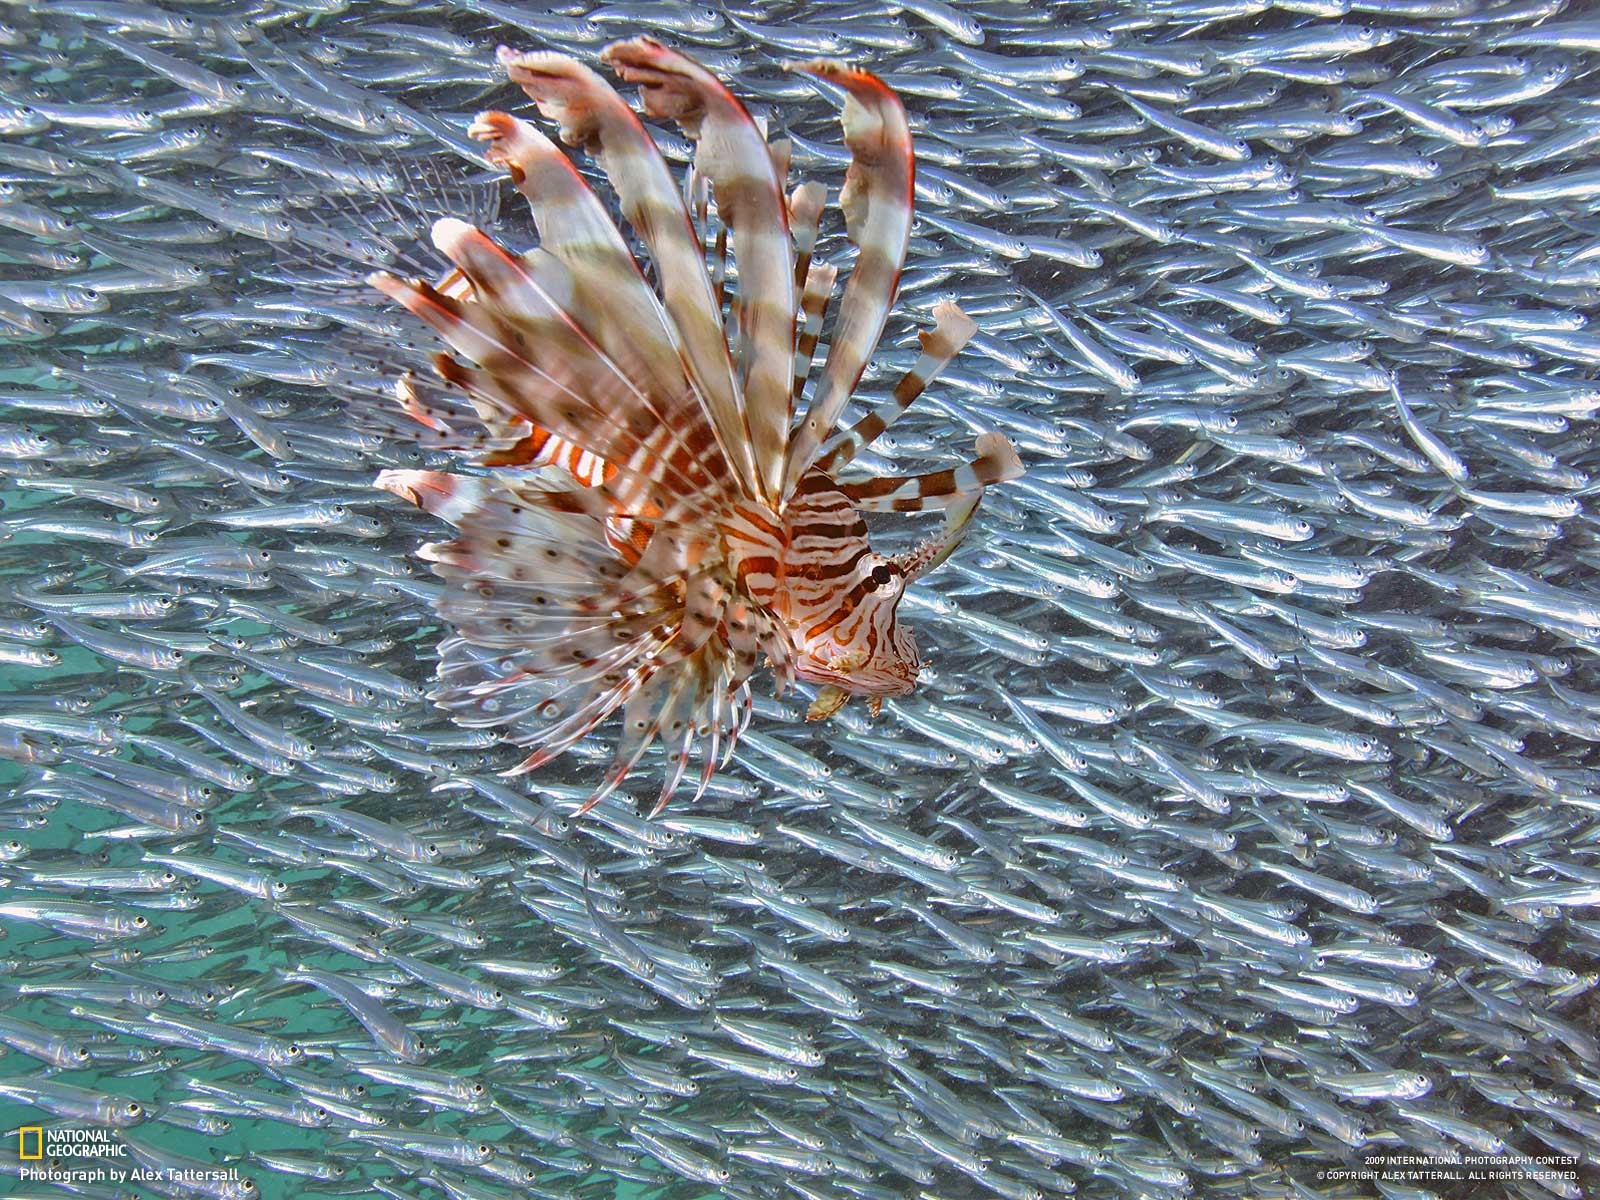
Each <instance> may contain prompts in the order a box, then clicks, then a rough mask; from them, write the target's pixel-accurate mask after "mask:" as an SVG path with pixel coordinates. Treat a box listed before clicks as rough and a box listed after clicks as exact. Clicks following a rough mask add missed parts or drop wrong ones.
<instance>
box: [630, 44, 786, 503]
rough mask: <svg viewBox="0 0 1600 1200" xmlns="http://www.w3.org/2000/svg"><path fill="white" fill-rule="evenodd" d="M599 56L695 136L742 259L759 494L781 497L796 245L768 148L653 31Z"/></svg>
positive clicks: (724, 92) (698, 161) (713, 85)
mask: <svg viewBox="0 0 1600 1200" xmlns="http://www.w3.org/2000/svg"><path fill="white" fill-rule="evenodd" d="M601 58H602V59H603V60H604V61H605V62H606V63H608V64H610V65H611V66H613V67H614V68H616V70H617V72H618V73H619V74H620V75H621V76H622V78H623V79H625V80H627V81H628V82H630V83H637V84H639V85H640V92H641V95H642V98H643V101H644V106H645V110H646V111H647V112H648V113H650V115H651V116H655V117H671V118H673V119H675V120H676V121H677V122H678V124H679V125H680V126H681V127H682V128H683V130H684V132H685V133H686V134H687V135H688V136H689V137H690V138H692V139H693V140H694V141H695V143H696V148H695V171H696V172H697V173H699V174H703V175H704V176H705V177H706V178H707V179H709V180H710V181H711V187H712V191H713V194H714V195H715V198H716V202H717V213H718V216H719V218H720V219H721V221H722V224H723V225H724V226H725V227H726V228H727V229H728V230H730V231H731V232H732V235H733V253H734V258H735V260H736V262H737V263H738V266H739V294H738V298H737V301H736V303H735V305H734V314H735V320H736V323H737V326H738V345H739V351H738V354H737V356H736V362H737V365H738V368H739V374H740V379H741V382H742V383H743V393H744V400H745V412H744V417H745V425H746V428H747V429H748V430H749V434H750V441H751V446H752V450H753V453H754V455H755V463H756V469H757V471H758V473H759V477H760V481H761V492H760V494H761V495H762V496H764V497H765V498H766V499H767V500H768V501H769V502H774V503H775V502H776V501H777V499H778V495H779V490H780V486H781V482H782V478H781V477H782V473H783V460H784V451H785V448H786V446H787V443H788V438H789V424H788V421H789V391H790V380H791V359H790V354H791V351H792V348H793V346H794V320H795V288H794V252H793V248H792V246H791V245H790V241H789V218H788V210H787V205H786V204H785V202H784V197H783V191H782V185H781V183H780V181H779V178H778V175H777V172H776V170H775V168H774V164H773V159H772V151H771V149H770V148H769V147H768V145H767V142H766V139H765V138H764V137H763V136H762V134H761V131H760V130H759V129H758V128H757V127H756V124H755V122H754V121H752V120H751V119H750V114H749V113H748V112H746V111H745V107H744V105H743V104H741V103H739V101H738V100H737V99H735V98H734V96H733V94H732V93H731V92H729V91H728V89H727V88H725V87H723V86H722V84H721V83H720V82H719V81H718V80H717V78H716V76H714V75H712V74H711V73H710V72H709V71H707V70H706V69H705V68H704V67H702V66H700V64H699V63H696V62H695V61H693V60H692V59H690V58H687V57H686V56H684V55H682V54H679V53H678V52H677V51H675V50H670V49H668V48H667V47H666V46H663V45H662V44H661V43H660V42H657V41H655V40H653V39H651V38H635V39H633V40H632V41H627V42H616V43H613V44H612V45H610V46H607V47H606V48H605V50H604V51H603V52H602V53H601Z"/></svg>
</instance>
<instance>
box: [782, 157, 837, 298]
mask: <svg viewBox="0 0 1600 1200" xmlns="http://www.w3.org/2000/svg"><path fill="white" fill-rule="evenodd" d="M827 199H828V189H827V188H825V187H823V186H822V185H821V184H820V183H810V182H807V183H802V184H801V185H800V186H799V187H797V188H795V190H794V191H792V192H790V193H789V232H790V233H791V235H792V236H793V237H794V285H795V287H797V288H800V287H804V286H805V281H806V277H807V274H808V273H809V272H810V270H811V255H812V254H813V253H814V252H815V251H816V248H817V230H818V229H819V228H820V227H821V225H822V206H823V205H824V204H825V203H826V202H827Z"/></svg>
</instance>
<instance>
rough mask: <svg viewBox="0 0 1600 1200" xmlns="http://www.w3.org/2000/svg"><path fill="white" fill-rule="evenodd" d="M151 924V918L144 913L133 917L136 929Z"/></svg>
mask: <svg viewBox="0 0 1600 1200" xmlns="http://www.w3.org/2000/svg"><path fill="white" fill-rule="evenodd" d="M149 924H150V919H149V918H148V917H146V916H144V915H143V914H142V913H141V914H140V915H138V916H136V917H134V918H133V927H134V928H135V929H143V928H145V927H146V926H147V925H149Z"/></svg>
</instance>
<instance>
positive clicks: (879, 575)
mask: <svg viewBox="0 0 1600 1200" xmlns="http://www.w3.org/2000/svg"><path fill="white" fill-rule="evenodd" d="M893 574H894V572H893V571H891V570H890V569H889V567H888V566H887V565H885V564H883V563H879V564H878V565H877V566H875V567H873V568H872V582H873V583H875V584H877V585H878V586H879V587H882V586H883V585H884V584H886V583H888V582H889V579H890V577H891V576H892V575H893Z"/></svg>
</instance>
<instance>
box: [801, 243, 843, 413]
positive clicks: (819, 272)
mask: <svg viewBox="0 0 1600 1200" xmlns="http://www.w3.org/2000/svg"><path fill="white" fill-rule="evenodd" d="M838 278H839V268H837V267H835V266H833V265H832V264H831V263H813V264H812V265H811V269H810V271H809V272H807V274H806V287H805V291H803V292H802V293H801V294H800V321H799V326H798V328H797V330H796V336H795V343H794V387H793V390H792V391H791V392H790V401H791V404H792V402H793V401H795V400H798V399H799V398H800V393H801V392H802V391H804V390H805V386H806V379H807V378H808V377H809V376H810V375H811V362H812V360H813V359H814V358H815V357H816V354H817V342H818V341H820V340H821V338H822V312H823V310H824V309H825V308H827V307H828V298H829V297H830V296H832V295H833V285H834V283H835V282H836V281H837V280H838Z"/></svg>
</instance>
